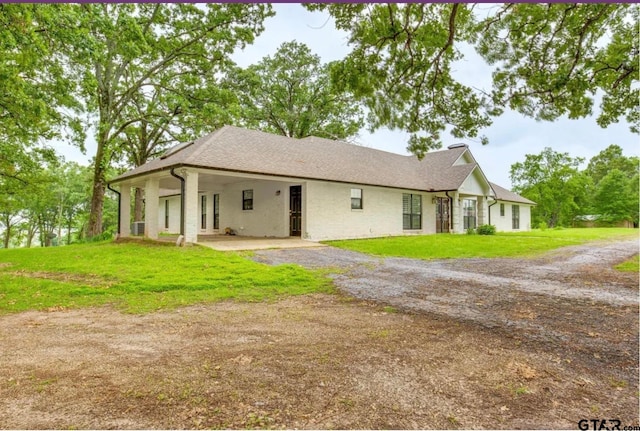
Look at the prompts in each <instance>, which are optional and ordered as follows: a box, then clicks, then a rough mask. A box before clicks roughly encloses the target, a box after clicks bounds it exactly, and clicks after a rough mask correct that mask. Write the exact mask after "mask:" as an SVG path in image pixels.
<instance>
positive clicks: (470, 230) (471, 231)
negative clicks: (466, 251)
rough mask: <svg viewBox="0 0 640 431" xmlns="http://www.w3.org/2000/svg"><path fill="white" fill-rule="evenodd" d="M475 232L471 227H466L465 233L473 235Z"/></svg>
mask: <svg viewBox="0 0 640 431" xmlns="http://www.w3.org/2000/svg"><path fill="white" fill-rule="evenodd" d="M475 234H476V230H475V229H474V228H472V227H470V228H469V229H467V235H475Z"/></svg>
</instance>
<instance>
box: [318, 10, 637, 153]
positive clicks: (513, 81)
mask: <svg viewBox="0 0 640 431" xmlns="http://www.w3.org/2000/svg"><path fill="white" fill-rule="evenodd" d="M306 7H307V8H308V9H310V10H327V11H329V13H330V14H331V15H332V16H333V17H334V19H335V23H336V27H337V28H339V29H341V30H344V31H347V32H348V33H349V34H350V36H349V43H350V44H351V45H352V46H353V50H352V52H351V53H350V54H349V55H348V56H347V57H346V58H345V59H344V60H343V61H341V62H339V63H337V64H336V65H335V66H334V68H333V69H332V77H333V80H334V82H336V84H337V85H340V83H342V84H341V85H342V86H343V87H344V88H347V89H349V90H351V91H353V92H354V94H355V95H356V96H357V97H358V98H359V99H360V100H362V101H363V102H364V103H365V105H366V106H367V107H368V108H369V110H370V113H371V115H370V117H369V124H370V127H371V128H373V129H376V128H378V127H381V126H387V127H389V128H391V129H402V130H405V131H407V132H409V133H410V134H411V136H410V141H409V150H410V151H412V152H413V153H415V154H417V155H421V154H423V153H424V152H425V151H427V150H429V149H432V148H438V147H440V146H441V145H442V141H441V138H440V134H441V133H442V132H443V131H444V130H446V129H450V130H451V133H452V134H453V135H454V136H455V137H458V138H463V137H467V138H474V137H476V136H478V135H479V132H480V130H481V129H482V128H483V127H486V126H488V125H490V124H491V121H492V117H493V116H497V115H500V114H501V113H502V112H503V110H504V108H505V107H510V108H511V109H515V110H516V111H518V112H520V113H522V114H524V115H527V116H531V117H534V118H537V119H541V120H553V119H556V118H558V117H560V116H562V115H565V114H566V115H568V116H569V117H570V118H581V117H586V116H588V115H591V113H592V106H593V102H594V98H595V97H596V95H597V94H603V96H602V103H601V106H600V115H599V117H598V120H597V121H598V124H600V125H601V126H603V127H605V126H607V125H608V124H611V123H613V122H617V121H619V120H620V119H621V118H624V119H626V120H627V121H628V122H629V123H630V125H631V129H632V131H634V132H636V133H638V132H639V122H640V110H639V108H638V98H639V88H638V85H637V82H638V64H639V53H640V49H639V47H638V44H639V40H640V38H639V35H638V26H637V22H638V14H639V12H638V8H637V7H635V6H633V5H628V4H511V3H509V4H505V5H503V6H497V7H492V8H491V9H490V10H489V11H488V12H487V14H486V17H480V16H479V15H480V13H481V12H480V11H476V10H475V9H474V8H475V5H472V4H460V3H455V4H405V5H399V4H308V5H306ZM469 45H470V46H473V47H474V48H475V50H476V51H477V52H478V53H479V54H480V55H481V56H482V57H483V58H484V59H485V60H486V61H487V62H488V63H489V64H490V65H493V66H494V72H493V85H492V89H491V90H488V91H485V90H483V89H476V88H472V87H470V86H469V85H464V84H462V83H460V82H457V81H456V80H455V79H454V77H453V75H452V73H451V72H452V69H453V68H454V67H455V62H456V61H458V60H461V59H463V54H462V52H461V48H462V47H463V46H469ZM481 141H482V142H483V143H486V142H488V141H487V139H486V138H484V137H481Z"/></svg>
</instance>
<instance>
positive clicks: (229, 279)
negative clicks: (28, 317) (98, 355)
mask: <svg viewBox="0 0 640 431" xmlns="http://www.w3.org/2000/svg"><path fill="white" fill-rule="evenodd" d="M331 290H332V285H331V282H330V281H329V280H328V279H327V278H326V277H324V275H323V273H322V272H320V271H309V270H306V269H304V268H302V267H300V266H297V265H279V266H276V267H272V266H267V265H264V264H260V263H257V262H253V261H251V260H248V259H246V258H243V257H242V256H239V255H237V254H232V253H222V252H218V251H215V250H212V249H208V248H205V247H184V248H179V247H175V246H174V245H158V244H156V243H150V242H149V243H143V242H141V243H113V242H101V243H90V244H81V245H70V246H64V247H52V248H46V249H45V248H34V249H8V250H0V314H4V313H10V312H20V311H25V310H47V309H64V308H78V307H88V306H99V305H105V304H113V305H114V306H116V307H118V308H120V309H122V310H124V311H127V312H132V313H145V312H150V311H154V310H158V309H166V308H175V307H179V306H184V305H190V304H195V303H203V302H215V301H221V300H226V299H236V300H242V301H263V300H270V299H275V298H277V297H281V296H284V295H302V294H307V293H312V292H328V291H331Z"/></svg>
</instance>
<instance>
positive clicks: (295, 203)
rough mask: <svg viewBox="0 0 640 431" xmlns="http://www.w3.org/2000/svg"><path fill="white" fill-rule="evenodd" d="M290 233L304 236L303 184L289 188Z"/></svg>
mask: <svg viewBox="0 0 640 431" xmlns="http://www.w3.org/2000/svg"><path fill="white" fill-rule="evenodd" d="M289 235H291V236H302V186H291V187H290V188H289Z"/></svg>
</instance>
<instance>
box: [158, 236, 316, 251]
mask: <svg viewBox="0 0 640 431" xmlns="http://www.w3.org/2000/svg"><path fill="white" fill-rule="evenodd" d="M177 238H178V236H177V235H161V236H160V238H158V240H159V241H167V242H175V241H176V240H177ZM198 244H199V245H202V246H205V247H210V248H212V249H214V250H219V251H241V250H267V249H272V248H306V247H326V246H325V245H324V244H320V243H319V242H314V241H307V240H304V239H301V238H299V237H289V238H269V237H252V236H236V235H198Z"/></svg>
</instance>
